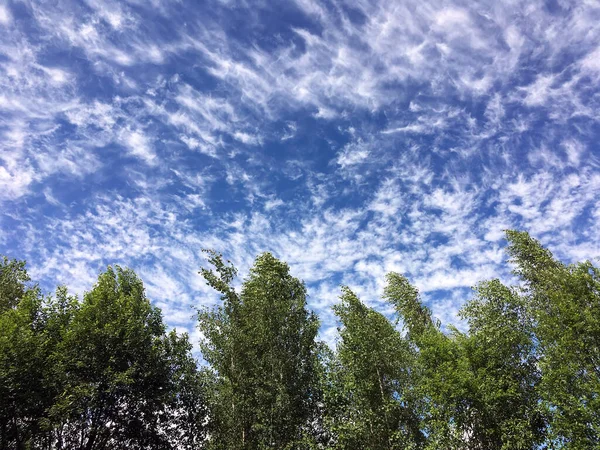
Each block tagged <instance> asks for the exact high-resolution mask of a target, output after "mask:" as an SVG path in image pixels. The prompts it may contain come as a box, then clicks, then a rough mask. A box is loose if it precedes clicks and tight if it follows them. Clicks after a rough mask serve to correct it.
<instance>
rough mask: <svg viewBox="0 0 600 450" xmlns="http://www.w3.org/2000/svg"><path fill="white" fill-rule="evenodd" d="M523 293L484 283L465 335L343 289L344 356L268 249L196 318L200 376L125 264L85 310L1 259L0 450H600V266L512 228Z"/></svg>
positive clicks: (466, 315) (404, 284)
mask: <svg viewBox="0 0 600 450" xmlns="http://www.w3.org/2000/svg"><path fill="white" fill-rule="evenodd" d="M507 240H508V246H507V248H506V251H507V253H508V255H509V256H510V262H511V263H512V265H513V266H512V267H513V272H514V274H515V275H516V277H517V278H518V280H519V284H518V285H517V286H507V285H505V284H503V283H502V282H501V281H500V280H498V279H493V280H490V281H485V282H481V283H479V284H477V285H476V286H475V287H474V291H473V295H472V297H471V298H470V299H466V301H465V302H464V304H463V306H462V309H461V310H460V316H461V318H462V319H463V320H464V323H465V325H466V327H465V329H464V330H463V331H459V330H458V329H456V328H453V327H452V326H446V327H444V326H442V324H441V323H440V322H439V321H437V320H435V319H434V318H433V314H432V312H431V310H430V309H429V308H428V307H427V306H426V305H425V304H424V303H423V300H422V299H421V297H420V295H419V292H418V290H417V289H416V288H415V287H414V286H412V285H411V283H410V282H409V280H408V279H407V278H406V277H404V276H403V275H400V274H397V273H390V274H388V275H387V278H386V285H385V289H384V292H383V300H384V301H385V303H384V305H385V308H384V309H383V310H382V311H381V312H379V311H377V310H376V309H374V308H372V307H369V306H367V305H366V304H364V303H362V302H361V300H360V299H359V298H358V297H357V296H356V295H355V294H354V293H353V292H352V291H351V290H350V289H349V288H348V287H342V293H341V297H340V302H339V303H338V304H336V305H334V306H333V312H334V313H335V314H336V316H337V318H338V319H339V329H338V330H339V340H338V343H337V347H336V348H335V349H331V348H329V347H328V346H327V345H325V344H324V343H323V342H319V341H318V340H317V333H318V327H319V321H318V318H317V316H316V315H315V314H314V313H313V312H311V311H310V310H309V309H308V308H307V298H306V297H307V295H306V288H305V286H304V284H303V283H302V282H301V281H300V280H298V279H297V278H295V277H293V276H292V275H291V273H290V268H289V267H288V265H287V264H285V263H284V262H282V261H279V260H278V259H276V258H275V257H273V255H271V254H269V253H265V254H262V255H260V256H258V257H257V258H256V261H255V263H254V265H253V267H252V268H251V269H250V272H249V274H248V276H247V278H245V279H244V281H243V282H242V283H241V287H240V288H239V290H238V289H236V288H234V283H235V277H236V276H237V270H236V269H235V268H234V267H233V265H232V264H231V263H230V262H228V261H225V260H223V257H222V256H221V255H220V254H218V253H216V252H213V251H207V254H208V261H209V263H210V264H211V265H212V268H210V269H202V270H201V274H202V276H203V277H204V279H205V280H206V282H207V284H208V285H209V286H211V287H212V288H214V289H215V290H216V291H217V292H219V293H220V294H221V298H220V302H218V303H217V304H216V306H214V307H213V308H201V309H200V310H199V311H198V326H199V330H200V332H201V335H202V340H201V342H200V347H201V351H202V357H203V359H204V361H205V363H206V364H205V365H204V366H203V367H202V368H200V369H199V368H198V367H197V366H196V361H195V358H194V357H193V356H192V346H191V344H190V342H189V340H188V337H187V335H179V334H177V333H176V332H175V331H167V329H166V326H165V324H164V323H163V319H162V315H161V312H160V310H159V309H158V308H156V307H154V306H152V304H151V303H150V301H149V300H148V299H147V298H146V296H145V292H144V286H143V284H142V281H141V280H140V279H139V278H138V277H137V276H136V274H135V273H134V272H133V271H131V270H129V269H122V268H120V267H109V268H108V269H107V270H106V271H105V272H103V273H101V274H100V276H99V277H98V281H97V283H96V284H95V285H94V286H93V287H92V289H91V290H90V291H89V292H87V293H86V294H85V295H84V296H83V298H82V299H81V300H79V299H78V298H77V297H75V296H72V295H70V294H69V293H68V291H67V289H66V288H65V287H59V288H58V289H57V290H56V293H55V294H54V295H53V296H49V295H45V294H43V293H42V291H41V289H40V288H39V287H38V286H37V285H35V284H34V283H32V281H31V280H30V278H29V276H28V274H27V270H26V266H25V263H24V262H23V261H17V260H11V259H8V258H2V259H1V260H0V450H8V449H11V450H12V449H18V450H21V449H23V450H24V449H86V450H92V449H120V448H131V449H172V448H177V449H202V448H205V449H222V450H230V449H232V450H237V449H239V450H242V449H244V450H246V449H248V450H254V449H287V450H292V449H293V450H304V449H306V450H308V449H332V450H346V449H348V450H355V449H356V450H358V449H371V450H383V449H386V450H387V449H420V450H421V449H422V450H433V449H440V448H443V449H469V450H483V449H486V450H508V449H511V450H512V449H518V450H534V449H544V448H545V449H569V450H570V449H575V450H580V449H600V394H599V393H600V270H599V269H598V268H597V267H595V266H594V265H593V264H592V263H590V262H581V263H576V264H571V265H567V264H563V263H562V262H560V261H558V260H557V259H555V258H554V256H553V255H552V254H551V253H550V251H548V250H547V249H545V248H544V247H543V246H542V245H541V244H540V243H539V242H538V241H536V240H535V239H533V238H531V237H530V236H529V235H528V234H527V233H525V232H518V231H508V232H507Z"/></svg>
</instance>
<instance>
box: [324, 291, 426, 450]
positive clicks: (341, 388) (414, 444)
mask: <svg viewBox="0 0 600 450" xmlns="http://www.w3.org/2000/svg"><path fill="white" fill-rule="evenodd" d="M340 298H341V302H340V303H339V304H337V305H335V306H334V311H335V313H336V315H337V316H338V317H339V319H340V321H341V325H342V327H341V328H340V330H339V331H340V339H341V340H340V343H339V345H338V348H337V355H336V359H335V360H334V361H333V364H330V370H329V383H328V384H327V389H326V390H325V394H324V395H325V404H326V406H327V407H326V414H327V417H326V423H327V424H328V425H329V427H330V428H331V430H332V432H333V436H334V440H335V445H334V446H333V447H334V448H337V449H363V448H368V449H372V450H377V449H382V450H383V449H411V448H421V447H422V446H423V443H424V441H425V436H424V435H423V434H422V433H421V430H420V423H419V414H418V408H417V405H418V401H417V399H415V398H414V392H413V391H412V388H413V385H412V382H413V380H412V375H413V374H412V365H413V363H414V358H415V354H414V352H412V351H411V349H410V347H409V345H408V342H407V341H406V340H405V339H404V338H403V337H402V335H401V334H400V333H399V332H398V331H397V330H396V329H395V328H394V326H393V325H392V323H390V321H389V320H388V319H387V318H386V317H385V316H383V315H382V314H380V313H378V312H376V311H375V310H373V309H372V308H368V307H367V306H365V305H364V304H363V303H362V302H361V301H360V300H359V299H358V297H356V295H355V294H354V293H353V292H352V291H351V290H350V289H348V288H347V287H342V295H341V297H340Z"/></svg>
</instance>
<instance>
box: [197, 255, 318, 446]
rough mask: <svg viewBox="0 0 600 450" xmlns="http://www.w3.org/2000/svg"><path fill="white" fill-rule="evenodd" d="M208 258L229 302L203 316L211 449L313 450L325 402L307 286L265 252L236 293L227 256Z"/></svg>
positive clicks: (210, 277) (210, 276)
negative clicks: (301, 449)
mask: <svg viewBox="0 0 600 450" xmlns="http://www.w3.org/2000/svg"><path fill="white" fill-rule="evenodd" d="M209 255H210V262H211V263H212V264H213V266H214V268H215V271H216V272H215V271H213V270H207V269H204V270H203V271H202V274H203V276H204V278H205V279H206V281H207V283H208V284H209V285H210V286H212V287H213V288H215V289H216V290H217V291H219V292H220V293H221V294H222V296H221V298H222V301H223V303H222V304H221V305H219V306H217V307H216V308H214V309H212V310H209V309H204V310H201V311H199V313H198V323H199V328H200V331H201V332H202V334H203V335H204V337H205V340H204V342H203V343H202V345H201V349H202V353H203V356H204V358H205V359H206V361H207V362H208V363H209V365H210V369H209V370H207V371H206V372H205V374H206V377H207V378H209V379H210V380H211V382H210V384H209V386H210V389H209V399H210V405H211V407H212V408H211V412H212V415H213V417H212V421H211V428H210V433H211V442H210V446H211V448H219V449H221V448H222V449H238V448H249V449H255V448H256V449H263V448H277V449H284V448H290V449H291V448H298V446H304V445H307V443H310V441H311V439H310V436H309V435H308V430H309V427H310V425H311V423H312V422H313V421H314V420H315V417H314V416H315V411H316V408H317V401H318V399H319V392H318V345H317V342H316V340H315V338H316V335H317V331H318V326H319V323H318V320H317V318H316V316H315V315H314V314H313V313H311V312H309V311H308V310H307V309H306V289H305V287H304V284H303V283H302V282H301V281H300V280H298V279H297V278H294V277H293V276H291V275H290V273H289V267H288V265H287V264H285V263H283V262H281V261H279V260H277V259H276V258H274V257H273V256H272V255H271V254H270V253H265V254H263V255H260V256H259V257H258V258H257V259H256V261H255V263H254V266H253V267H252V268H251V269H250V275H249V277H248V278H247V279H246V280H245V281H244V283H243V285H242V289H241V293H240V294H237V293H236V292H235V290H234V289H233V287H232V286H231V282H232V281H233V278H234V276H235V274H236V270H235V269H234V268H233V267H232V266H231V265H227V264H226V263H225V262H223V260H222V257H221V255H219V254H216V253H214V252H210V253H209ZM301 443H303V444H301Z"/></svg>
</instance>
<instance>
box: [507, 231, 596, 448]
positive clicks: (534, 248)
mask: <svg viewBox="0 0 600 450" xmlns="http://www.w3.org/2000/svg"><path fill="white" fill-rule="evenodd" d="M507 239H508V247H507V252H508V254H509V255H510V256H511V258H512V262H513V264H514V265H515V269H514V273H515V274H516V275H518V276H519V277H520V278H521V280H522V281H523V282H524V287H523V294H524V296H525V299H526V301H527V304H528V307H529V310H530V314H531V316H532V318H533V321H534V323H535V335H536V339H537V346H538V351H539V353H540V355H541V357H540V362H539V365H540V368H541V370H542V374H543V376H542V381H541V386H540V391H541V395H542V397H543V399H544V401H545V404H546V406H547V409H548V412H549V413H550V414H551V423H550V430H551V439H552V441H555V442H558V443H560V444H561V446H562V447H564V448H568V449H584V448H585V449H591V448H600V270H599V269H598V268H597V267H594V266H593V265H592V264H591V263H590V262H589V261H586V262H582V263H578V264H572V265H565V264H563V263H561V262H560V261H557V260H556V259H555V258H554V257H553V255H552V253H551V252H550V251H549V250H547V249H545V248H544V247H542V245H541V244H540V243H539V242H538V241H536V240H535V239H533V238H531V237H530V236H529V234H527V233H525V232H518V231H508V232H507Z"/></svg>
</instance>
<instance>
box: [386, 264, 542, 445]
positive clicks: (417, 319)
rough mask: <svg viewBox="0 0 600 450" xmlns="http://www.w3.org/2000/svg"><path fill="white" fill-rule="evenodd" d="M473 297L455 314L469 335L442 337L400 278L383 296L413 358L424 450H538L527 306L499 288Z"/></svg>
mask: <svg viewBox="0 0 600 450" xmlns="http://www.w3.org/2000/svg"><path fill="white" fill-rule="evenodd" d="M475 292H476V296H475V298H473V299H472V300H470V301H469V302H467V304H466V305H465V306H464V307H463V309H462V310H461V315H462V317H463V318H465V319H467V322H468V324H469V331H468V333H461V332H459V331H458V330H457V329H455V328H450V333H448V334H445V333H443V332H442V331H441V330H440V327H439V323H436V322H434V321H433V320H432V319H431V313H430V312H429V310H428V309H427V308H426V307H424V306H423V305H422V303H421V302H420V300H419V296H418V291H417V290H416V289H415V288H413V287H412V286H411V285H410V284H409V283H408V281H407V280H406V278H405V277H402V276H401V275H398V274H390V275H388V284H387V286H386V289H385V295H386V297H387V299H388V301H390V303H392V304H393V305H394V306H395V307H396V309H397V311H398V313H399V314H400V316H401V317H402V319H403V321H404V324H405V326H406V328H407V330H408V336H409V338H410V341H411V343H412V345H413V346H414V348H416V350H417V352H418V360H417V362H416V364H415V367H414V370H415V372H416V373H418V374H419V382H418V384H419V391H420V396H421V398H423V399H424V400H425V401H426V402H427V409H426V411H427V413H426V417H425V421H424V423H425V428H426V434H427V436H428V448H431V449H434V448H456V449H462V448H469V449H490V450H493V449H498V450H500V449H535V448H539V447H538V446H539V445H540V444H541V443H542V442H543V440H544V437H545V431H546V421H545V416H544V414H543V412H542V410H541V407H540V398H539V395H538V393H537V388H538V384H539V381H540V375H541V374H540V371H539V369H538V366H537V354H536V348H535V338H534V334H533V323H532V321H531V319H530V317H529V315H528V311H527V309H526V303H525V300H524V299H522V298H521V297H519V296H518V295H517V293H516V292H515V291H514V290H513V289H509V288H507V287H505V286H503V285H502V284H501V283H500V282H499V281H498V280H493V281H490V282H486V283H482V284H480V285H479V286H478V287H477V288H476V289H475Z"/></svg>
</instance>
